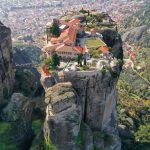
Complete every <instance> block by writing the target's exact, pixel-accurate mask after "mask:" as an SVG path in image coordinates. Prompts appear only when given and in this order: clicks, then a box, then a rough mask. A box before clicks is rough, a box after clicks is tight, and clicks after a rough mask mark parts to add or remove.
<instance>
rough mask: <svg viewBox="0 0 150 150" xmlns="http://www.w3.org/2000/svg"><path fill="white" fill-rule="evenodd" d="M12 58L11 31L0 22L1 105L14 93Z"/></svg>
mask: <svg viewBox="0 0 150 150" xmlns="http://www.w3.org/2000/svg"><path fill="white" fill-rule="evenodd" d="M12 57H13V56H12V41H11V30H10V29H9V28H7V27H6V26H4V25H3V24H2V23H1V22H0V104H2V102H3V99H6V98H7V97H8V95H10V94H11V92H12V88H13V79H14V73H13V69H12V60H13V59H12Z"/></svg>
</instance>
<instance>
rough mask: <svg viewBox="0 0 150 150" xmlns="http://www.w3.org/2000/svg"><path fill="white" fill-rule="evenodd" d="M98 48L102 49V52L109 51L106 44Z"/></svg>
mask: <svg viewBox="0 0 150 150" xmlns="http://www.w3.org/2000/svg"><path fill="white" fill-rule="evenodd" d="M99 49H100V50H101V51H102V53H104V54H107V53H109V48H108V47H107V46H100V47H99Z"/></svg>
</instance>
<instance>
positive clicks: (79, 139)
mask: <svg viewBox="0 0 150 150" xmlns="http://www.w3.org/2000/svg"><path fill="white" fill-rule="evenodd" d="M84 129H85V124H84V122H83V121H82V122H81V124H80V132H79V134H78V137H77V139H76V145H77V146H81V145H83V144H84V142H85V141H84V138H83V132H84Z"/></svg>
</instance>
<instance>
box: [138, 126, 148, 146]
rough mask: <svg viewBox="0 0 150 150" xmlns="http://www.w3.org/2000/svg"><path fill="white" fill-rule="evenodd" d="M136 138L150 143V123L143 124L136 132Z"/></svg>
mask: <svg viewBox="0 0 150 150" xmlns="http://www.w3.org/2000/svg"><path fill="white" fill-rule="evenodd" d="M135 139H136V140H137V141H140V142H142V143H150V125H141V126H140V127H139V129H138V131H137V132H136V133H135Z"/></svg>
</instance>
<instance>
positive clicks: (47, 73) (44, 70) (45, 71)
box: [42, 65, 51, 76]
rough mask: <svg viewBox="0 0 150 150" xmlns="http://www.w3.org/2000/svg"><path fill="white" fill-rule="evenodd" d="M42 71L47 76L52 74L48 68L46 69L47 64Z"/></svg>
mask: <svg viewBox="0 0 150 150" xmlns="http://www.w3.org/2000/svg"><path fill="white" fill-rule="evenodd" d="M42 71H43V73H44V74H45V75H46V76H50V75H51V74H50V73H49V72H48V70H47V69H46V66H45V65H44V66H42Z"/></svg>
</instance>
